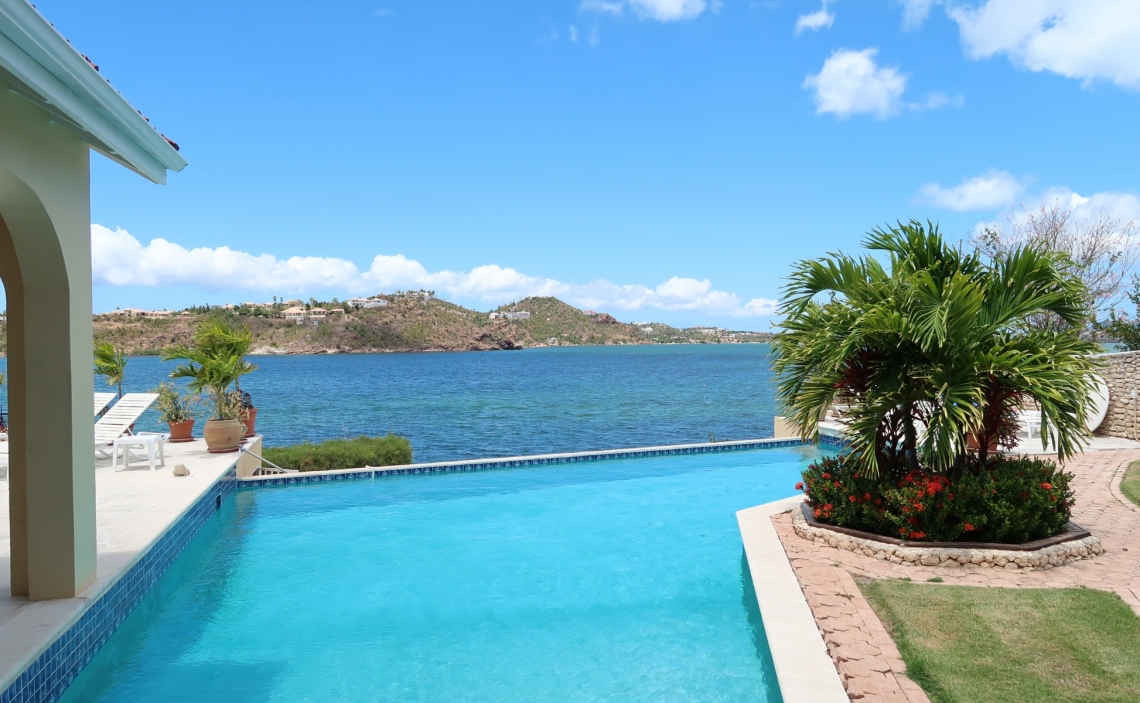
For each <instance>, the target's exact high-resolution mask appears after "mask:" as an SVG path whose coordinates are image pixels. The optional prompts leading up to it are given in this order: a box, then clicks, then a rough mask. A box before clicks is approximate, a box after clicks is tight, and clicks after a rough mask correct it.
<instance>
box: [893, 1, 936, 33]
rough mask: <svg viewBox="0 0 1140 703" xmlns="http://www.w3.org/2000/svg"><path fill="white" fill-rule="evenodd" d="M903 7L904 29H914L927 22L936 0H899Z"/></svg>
mask: <svg viewBox="0 0 1140 703" xmlns="http://www.w3.org/2000/svg"><path fill="white" fill-rule="evenodd" d="M898 2H899V4H901V5H902V6H903V29H914V28H915V27H918V26H919V25H921V24H922V23H923V22H925V21H926V17H927V16H928V15H929V14H930V8H931V7H933V6H934V0H898Z"/></svg>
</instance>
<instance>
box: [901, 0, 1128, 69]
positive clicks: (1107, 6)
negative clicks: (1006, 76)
mask: <svg viewBox="0 0 1140 703" xmlns="http://www.w3.org/2000/svg"><path fill="white" fill-rule="evenodd" d="M900 2H901V3H902V4H903V6H904V15H903V24H904V26H907V27H913V26H917V25H918V24H921V22H922V21H923V20H924V19H925V18H926V16H927V14H928V13H929V11H930V8H931V6H932V5H933V4H935V2H940V3H941V4H944V5H945V6H946V12H947V14H948V15H949V16H950V17H951V18H952V19H953V20H954V21H955V22H957V23H958V28H959V33H960V35H961V40H962V48H963V50H964V51H965V53H966V55H967V56H969V57H970V58H973V59H986V58H991V57H993V56H995V55H997V54H1005V55H1007V56H1008V57H1009V59H1010V61H1012V62H1013V63H1014V65H1016V66H1019V67H1021V68H1025V69H1028V70H1030V71H1050V72H1053V73H1057V74H1059V75H1062V76H1065V77H1068V78H1076V79H1079V80H1081V81H1083V82H1085V83H1089V82H1091V81H1094V80H1098V79H1104V80H1109V81H1112V82H1113V83H1115V84H1117V85H1119V86H1122V87H1125V88H1131V89H1137V90H1140V8H1138V6H1137V3H1136V2H1135V0H982V1H981V2H970V3H968V4H967V3H963V2H960V1H958V0H900Z"/></svg>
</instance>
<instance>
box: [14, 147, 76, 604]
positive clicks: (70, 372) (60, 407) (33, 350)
mask: <svg viewBox="0 0 1140 703" xmlns="http://www.w3.org/2000/svg"><path fill="white" fill-rule="evenodd" d="M41 189H43V188H42V187H41ZM45 195H46V196H47V199H48V201H49V202H51V207H52V208H53V210H54V212H52V213H51V214H49V211H48V207H47V206H45V200H44V198H41V197H40V195H38V194H37V193H36V191H34V190H33V189H32V187H30V186H29V185H28V184H27V183H26V182H25V181H24V180H22V179H21V178H19V177H17V176H16V175H15V174H14V173H12V171H10V170H8V169H7V168H4V167H0V279H2V280H3V283H4V290H5V297H6V302H7V319H6V320H5V325H4V328H5V332H6V335H7V340H6V341H7V355H8V356H7V363H6V373H7V384H6V390H7V411H8V417H7V419H8V442H7V445H8V457H7V458H8V467H7V480H6V481H5V487H6V489H7V493H8V496H7V497H8V501H7V502H8V510H7V512H8V522H9V525H8V527H9V540H8V541H9V545H10V551H9V568H8V572H9V574H10V577H11V580H10V587H11V593H12V595H13V596H27V597H28V598H30V599H31V600H44V599H51V598H68V597H72V596H75V595H77V594H78V593H79V592H80V591H82V590H83V589H84V588H85V587H86V586H87V585H88V584H90V583H91V582H92V581H93V580H94V578H95V479H94V455H93V451H92V445H93V441H94V440H93V432H92V426H91V420H90V417H88V414H89V413H88V412H82V410H85V409H86V408H87V406H88V405H90V400H89V399H90V397H91V394H92V391H93V387H92V379H91V374H90V368H89V367H90V349H91V317H90V315H91V312H90V311H91V303H90V300H91V290H90V278H91V274H90V270H91V269H90V243H89V241H90V240H89V237H88V236H87V233H86V232H85V231H83V230H80V232H82V234H83V235H85V236H82V237H80V236H77V233H76V232H75V228H74V227H68V225H70V224H71V222H70V220H71V219H75V216H76V215H78V216H80V217H83V218H85V217H86V204H85V202H84V204H83V206H81V208H80V210H79V212H75V202H76V201H77V198H75V197H70V198H69V197H67V195H66V194H61V193H59V192H54V193H53V192H47V193H45ZM76 195H80V196H82V198H83V200H84V201H85V198H86V189H85V188H84V189H82V191H81V192H80V193H77V194H76ZM61 196H62V197H61ZM53 215H54V217H53ZM57 221H59V222H61V223H63V224H64V227H63V228H62V229H61V228H60V227H57V226H56V222H57ZM61 235H62V236H61Z"/></svg>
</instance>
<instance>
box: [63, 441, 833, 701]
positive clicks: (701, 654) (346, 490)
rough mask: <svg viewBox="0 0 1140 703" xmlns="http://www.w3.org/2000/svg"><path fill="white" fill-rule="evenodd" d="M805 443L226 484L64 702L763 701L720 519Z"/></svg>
mask: <svg viewBox="0 0 1140 703" xmlns="http://www.w3.org/2000/svg"><path fill="white" fill-rule="evenodd" d="M818 455H819V453H818V450H815V449H811V448H806V447H804V448H792V449H765V450H756V451H747V452H725V453H717V454H700V455H681V456H670V457H659V458H648V459H623V460H609V461H598V462H589V463H576V464H563V465H554V466H544V467H536V468H526V469H507V470H493V471H486V472H480V473H456V474H428V475H416V476H400V477H382V478H378V479H375V480H374V481H373V480H360V481H353V482H345V483H335V484H314V485H300V486H285V487H278V488H260V489H246V490H241V491H239V492H238V493H237V494H236V495H235V496H234V498H233V499H231V500H229V501H227V503H226V504H225V505H224V506H223V508H222V510H221V511H220V512H219V514H218V516H217V517H216V518H215V519H213V520H211V522H210V523H209V525H208V526H207V527H206V528H205V529H204V530H203V532H202V533H200V534H199V535H198V537H196V538H195V540H194V541H193V542H192V543H191V546H190V547H189V548H188V549H187V550H186V552H184V553H183V555H182V556H181V557H179V559H178V560H177V561H176V562H175V564H174V565H173V566H172V567H171V568H170V570H169V571H168V572H167V573H166V574H165V575H164V576H163V578H162V579H161V580H160V582H159V583H158V584H157V585H156V586H155V588H154V589H153V590H152V591H151V593H150V594H149V595H148V596H147V598H146V599H145V600H144V602H143V603H142V604H141V605H140V606H139V608H138V609H137V610H136V611H135V612H134V613H133V614H132V615H131V616H130V617H129V618H128V619H127V620H126V622H125V623H124V624H123V626H122V627H121V628H120V629H119V630H118V631H117V632H116V634H115V635H114V636H113V637H112V638H111V640H110V642H108V644H107V645H106V646H105V647H104V648H103V649H102V650H101V651H100V653H99V654H98V655H97V656H96V658H95V660H94V661H93V662H92V663H91V664H90V665H89V666H88V667H87V668H86V669H85V670H84V671H83V673H82V674H81V675H80V677H79V678H78V679H77V680H76V682H75V683H74V684H73V685H72V687H71V688H70V689H69V690H68V692H67V694H66V695H65V697H64V699H63V700H65V701H69V702H77V701H85V702H92V701H160V702H162V703H176V702H179V701H242V702H243V703H256V702H259V701H267V702H268V701H274V702H278V701H280V702H282V703H286V702H287V703H294V702H300V701H306V702H324V701H512V702H513V701H684V702H686V703H688V702H691V701H779V700H780V694H779V691H778V687H777V685H776V683H775V675H774V672H773V669H772V664H771V657H770V653H769V650H768V645H767V640H766V638H765V635H764V631H763V624H762V623H761V621H760V617H759V612H758V609H757V607H756V601H755V595H754V593H753V592H752V589H751V581H750V579H749V578H748V577H747V571H746V565H745V564H744V561H743V550H742V547H741V543H740V535H739V532H738V529H737V523H736V517H735V512H736V511H737V510H740V509H742V508H746V507H750V506H753V505H757V504H760V503H765V502H768V501H771V500H776V499H779V498H783V497H786V496H789V495H792V494H793V493H794V489H793V486H794V484H795V482H796V481H797V480H798V477H799V472H800V471H801V470H802V468H803V467H804V466H805V464H806V463H807V462H808V461H809V460H811V459H812V458H814V457H816V456H818Z"/></svg>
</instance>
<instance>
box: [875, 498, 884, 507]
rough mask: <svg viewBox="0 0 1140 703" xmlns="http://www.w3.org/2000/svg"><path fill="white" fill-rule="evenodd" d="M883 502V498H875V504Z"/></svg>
mask: <svg viewBox="0 0 1140 703" xmlns="http://www.w3.org/2000/svg"><path fill="white" fill-rule="evenodd" d="M882 504H883V499H882V498H876V499H875V505H882Z"/></svg>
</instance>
